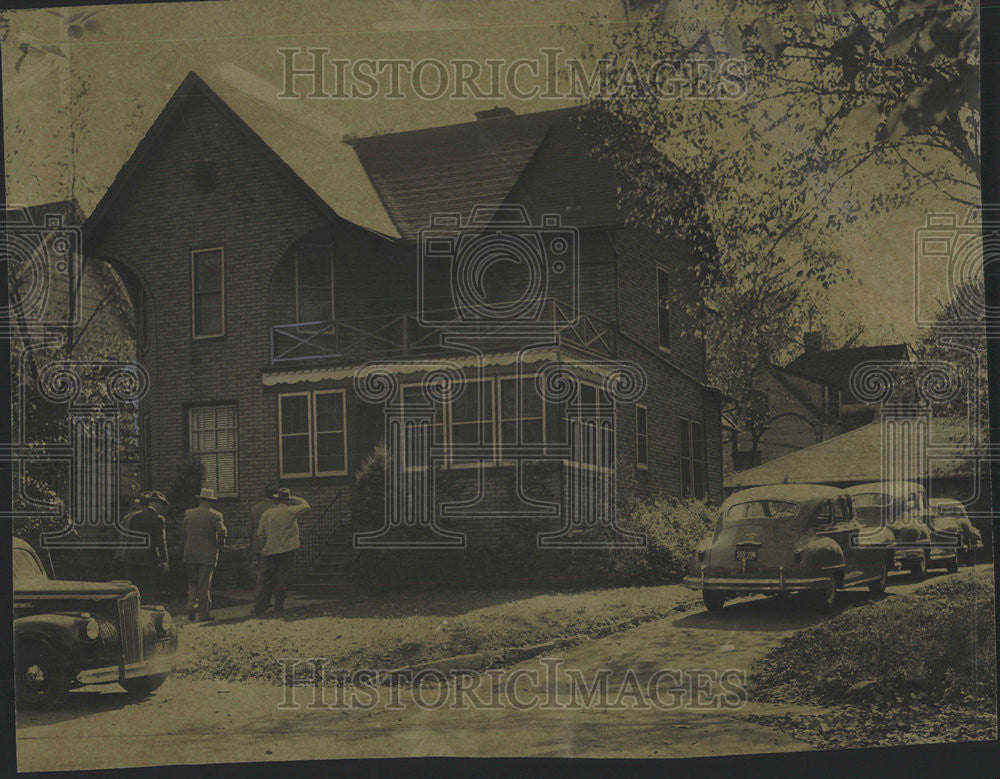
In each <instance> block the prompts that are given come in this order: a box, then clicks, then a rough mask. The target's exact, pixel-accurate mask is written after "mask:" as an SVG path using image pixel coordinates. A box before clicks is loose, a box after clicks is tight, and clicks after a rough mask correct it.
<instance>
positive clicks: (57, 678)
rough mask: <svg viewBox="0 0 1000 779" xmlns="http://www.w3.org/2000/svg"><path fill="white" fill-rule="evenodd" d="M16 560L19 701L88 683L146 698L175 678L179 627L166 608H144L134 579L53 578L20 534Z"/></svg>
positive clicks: (49, 701)
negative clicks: (117, 686)
mask: <svg viewBox="0 0 1000 779" xmlns="http://www.w3.org/2000/svg"><path fill="white" fill-rule="evenodd" d="M12 562H13V573H14V661H15V672H16V677H15V699H16V701H17V704H18V705H21V706H28V707H49V706H53V705H55V704H57V703H58V702H59V701H61V700H62V699H63V698H64V697H65V695H66V693H67V692H69V690H70V689H71V688H73V687H78V686H81V685H87V684H112V683H118V684H120V685H121V686H122V687H124V688H125V689H126V690H127V691H128V692H130V693H135V694H143V695H146V694H149V693H151V692H153V691H154V690H156V689H157V688H158V687H159V686H160V685H161V684H163V682H164V681H165V680H166V678H167V677H168V676H169V675H170V672H171V670H172V660H173V657H174V655H175V653H176V651H177V628H176V627H174V625H173V622H172V620H171V617H170V614H169V613H168V612H167V611H166V610H165V609H164V608H163V607H162V606H143V605H142V604H141V603H140V601H139V591H138V590H137V589H136V588H135V587H134V586H133V585H132V584H130V583H129V582H125V581H112V582H82V581H69V580H61V579H54V578H49V576H48V574H47V573H46V571H45V566H44V565H42V561H41V559H40V558H39V557H38V555H37V554H36V552H35V550H34V549H32V548H31V545H30V544H28V543H26V542H25V541H23V540H21V539H19V538H15V539H14V545H13V561H12Z"/></svg>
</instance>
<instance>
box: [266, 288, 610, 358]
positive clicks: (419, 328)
mask: <svg viewBox="0 0 1000 779" xmlns="http://www.w3.org/2000/svg"><path fill="white" fill-rule="evenodd" d="M449 315H451V316H449ZM453 315H454V312H453V310H441V311H436V312H425V314H424V317H423V319H424V322H421V321H420V318H419V317H418V315H417V314H416V313H414V312H396V313H392V314H384V315H381V316H371V317H360V318H355V319H336V320H333V321H326V322H298V323H293V324H287V325H275V326H273V327H272V328H271V334H270V337H271V363H272V364H274V365H278V364H284V363H296V362H301V361H306V360H336V359H344V360H357V359H369V358H377V357H387V358H394V357H408V356H419V355H422V354H431V353H441V352H443V351H446V347H444V346H442V336H444V335H449V334H454V333H457V332H461V333H463V334H465V335H468V336H471V337H475V336H476V335H477V333H478V334H479V335H482V336H486V335H494V334H496V333H497V331H498V325H497V323H496V322H493V321H489V320H486V319H484V320H482V321H478V322H476V321H471V322H470V321H461V320H458V319H457V318H454V316H453ZM449 319H453V321H452V322H449ZM428 320H430V321H433V322H441V324H428ZM529 325H530V326H529ZM459 328H460V329H459ZM516 329H517V333H516V334H512V336H511V340H512V341H517V342H519V343H520V344H524V343H527V342H530V340H531V338H532V337H534V336H535V334H537V336H538V337H540V338H541V337H551V338H554V339H556V340H557V341H558V343H559V345H560V346H562V347H564V348H568V349H574V350H576V351H580V352H584V353H586V354H590V355H594V356H598V357H614V356H615V349H616V346H615V327H614V325H613V324H611V323H609V322H606V321H604V320H602V319H600V318H598V317H595V316H593V315H591V314H588V313H587V312H584V311H581V310H580V309H578V308H575V307H574V306H572V305H570V304H569V303H566V302H565V301H562V300H559V299H557V298H545V299H544V301H543V308H541V309H540V314H539V316H538V317H536V318H535V319H534V320H532V321H531V322H530V323H526V326H525V327H524V328H516Z"/></svg>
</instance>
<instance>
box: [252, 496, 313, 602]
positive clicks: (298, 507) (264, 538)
mask: <svg viewBox="0 0 1000 779" xmlns="http://www.w3.org/2000/svg"><path fill="white" fill-rule="evenodd" d="M274 499H275V501H276V504H275V505H274V506H272V507H271V508H269V509H268V510H267V511H265V512H264V513H263V515H262V516H261V518H260V524H259V525H258V526H257V535H258V536H259V537H260V539H261V540H260V542H259V544H260V546H261V552H260V554H261V563H260V573H259V574H258V576H257V596H256V598H255V599H254V605H253V613H254V614H263V613H264V612H265V611H267V608H268V606H269V605H270V604H271V596H272V595H273V596H274V610H275V611H276V612H281V611H283V610H284V608H285V594H286V592H287V591H288V583H289V581H290V580H291V578H292V563H293V561H294V559H295V550H296V549H298V548H299V520H298V515H299V514H301V513H302V512H303V511H305V510H306V509H308V508H310V506H309V503H308V502H307V501H306V500H305V499H304V498H299V497H296V496H294V495H292V494H291V492H289V491H288V489H287V488H284V487H282V488H281V489H279V490H278V491H277V492H276V493H275V495H274Z"/></svg>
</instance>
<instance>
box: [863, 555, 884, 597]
mask: <svg viewBox="0 0 1000 779" xmlns="http://www.w3.org/2000/svg"><path fill="white" fill-rule="evenodd" d="M888 583H889V565H888V564H887V563H886V561H885V558H882V571H881V573H880V574H879V577H878V579H876V580H875V581H873V582H868V592H870V593H871V594H872V595H876V596H878V595H885V588H886V585H887V584H888Z"/></svg>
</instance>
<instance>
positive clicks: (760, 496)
mask: <svg viewBox="0 0 1000 779" xmlns="http://www.w3.org/2000/svg"><path fill="white" fill-rule="evenodd" d="M843 494H845V491H844V490H843V489H841V488H840V487H831V486H829V485H828V484H770V485H767V486H764V487H751V488H750V489H748V490H740V491H739V492H736V493H733V494H732V495H730V496H729V497H728V498H726V500H725V502H723V504H722V506H723V507H728V506H734V505H736V504H737V503H743V502H745V501H749V500H790V501H793V502H795V503H814V502H815V503H818V502H819V501H821V500H829V499H831V498H836V497H839V496H841V495H843Z"/></svg>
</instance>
